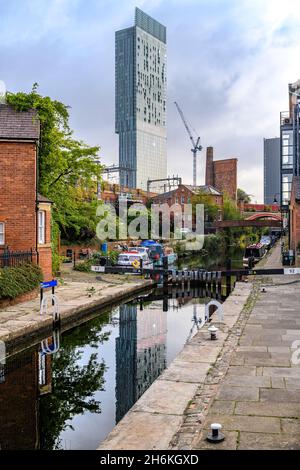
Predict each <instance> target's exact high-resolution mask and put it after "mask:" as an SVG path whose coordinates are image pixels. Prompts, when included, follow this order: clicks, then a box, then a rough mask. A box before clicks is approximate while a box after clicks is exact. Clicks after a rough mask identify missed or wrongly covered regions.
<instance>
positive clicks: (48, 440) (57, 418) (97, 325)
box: [39, 314, 110, 449]
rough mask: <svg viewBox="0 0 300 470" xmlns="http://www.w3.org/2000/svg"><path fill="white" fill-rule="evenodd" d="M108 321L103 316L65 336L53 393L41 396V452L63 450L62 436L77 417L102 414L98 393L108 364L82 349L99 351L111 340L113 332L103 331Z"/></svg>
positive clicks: (55, 367) (54, 365)
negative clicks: (87, 414)
mask: <svg viewBox="0 0 300 470" xmlns="http://www.w3.org/2000/svg"><path fill="white" fill-rule="evenodd" d="M108 320H109V318H108V314H105V315H101V317H97V318H95V319H94V320H91V321H89V322H87V323H85V324H83V325H80V326H79V327H76V328H74V329H72V330H71V331H70V332H67V333H65V334H64V335H63V338H62V345H61V348H60V350H59V352H58V353H56V354H55V355H54V356H53V362H52V393H51V394H49V395H44V396H41V397H40V413H39V415H40V429H41V449H54V448H55V449H58V448H62V442H61V440H60V434H61V433H62V432H63V431H65V430H66V429H68V428H69V429H73V427H72V421H71V420H72V418H73V417H74V416H78V415H82V414H84V413H85V412H89V413H101V402H100V401H99V400H97V399H96V398H95V393H96V392H98V391H102V390H103V389H104V384H105V378H104V373H105V371H106V365H105V362H104V361H103V359H101V357H100V358H99V357H98V353H97V352H92V353H90V355H89V357H88V358H87V357H86V356H87V353H86V352H84V349H83V348H85V347H86V345H88V346H89V348H90V347H91V348H95V349H97V350H98V349H99V347H100V346H101V345H102V344H104V343H105V342H106V341H107V340H108V339H109V335H110V332H103V331H102V328H103V325H104V324H105V323H106V322H108ZM89 348H88V349H89ZM88 349H87V351H88ZM83 359H84V360H83Z"/></svg>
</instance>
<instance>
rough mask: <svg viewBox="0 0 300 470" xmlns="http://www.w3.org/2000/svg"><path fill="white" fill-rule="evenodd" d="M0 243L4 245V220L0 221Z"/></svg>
mask: <svg viewBox="0 0 300 470" xmlns="http://www.w3.org/2000/svg"><path fill="white" fill-rule="evenodd" d="M0 245H4V222H0Z"/></svg>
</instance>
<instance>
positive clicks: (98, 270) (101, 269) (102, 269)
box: [91, 266, 105, 273]
mask: <svg viewBox="0 0 300 470" xmlns="http://www.w3.org/2000/svg"><path fill="white" fill-rule="evenodd" d="M91 270H92V271H94V272H96V273H105V266H91Z"/></svg>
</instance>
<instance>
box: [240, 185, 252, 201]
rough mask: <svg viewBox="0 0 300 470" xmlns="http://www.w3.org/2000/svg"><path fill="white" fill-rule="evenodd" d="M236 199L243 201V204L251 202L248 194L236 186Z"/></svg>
mask: <svg viewBox="0 0 300 470" xmlns="http://www.w3.org/2000/svg"><path fill="white" fill-rule="evenodd" d="M237 200H238V202H244V203H245V204H249V203H250V202H251V197H250V195H249V194H247V193H246V191H244V190H243V189H240V188H238V190H237Z"/></svg>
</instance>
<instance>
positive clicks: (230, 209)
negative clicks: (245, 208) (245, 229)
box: [223, 194, 242, 220]
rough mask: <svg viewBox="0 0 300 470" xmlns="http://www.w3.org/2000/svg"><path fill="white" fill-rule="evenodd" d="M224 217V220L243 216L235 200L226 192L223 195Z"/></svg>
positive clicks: (237, 218)
mask: <svg viewBox="0 0 300 470" xmlns="http://www.w3.org/2000/svg"><path fill="white" fill-rule="evenodd" d="M223 217H224V220H239V219H241V218H242V217H241V213H240V211H239V209H238V208H237V206H236V204H235V202H234V201H233V200H232V199H231V198H230V197H228V196H227V195H226V194H225V195H224V197H223Z"/></svg>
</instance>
